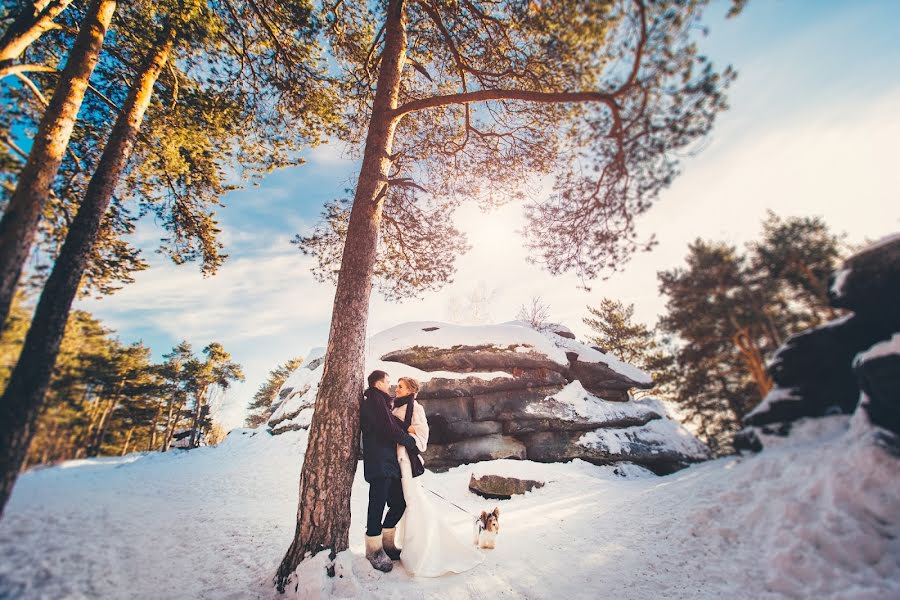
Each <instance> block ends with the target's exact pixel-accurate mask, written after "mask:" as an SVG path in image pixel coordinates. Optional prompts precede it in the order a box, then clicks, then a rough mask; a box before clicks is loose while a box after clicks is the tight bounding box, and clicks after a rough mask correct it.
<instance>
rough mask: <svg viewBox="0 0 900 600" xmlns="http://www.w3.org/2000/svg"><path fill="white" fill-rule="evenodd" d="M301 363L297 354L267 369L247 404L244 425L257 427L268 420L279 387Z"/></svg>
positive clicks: (300, 358)
mask: <svg viewBox="0 0 900 600" xmlns="http://www.w3.org/2000/svg"><path fill="white" fill-rule="evenodd" d="M301 364H303V358H302V357H299V356H298V357H295V358H292V359H290V360H289V361H287V362H286V363H284V364H283V365H278V366H277V367H276V368H274V369H273V370H271V371H269V376H268V377H267V378H266V381H265V383H263V384H262V385H260V386H259V389H258V390H256V393H255V394H253V400H251V401H250V404H249V405H247V411H248V413H249V414H248V415H247V419H246V420H245V421H244V425H245V426H246V427H259V426H260V425H262V424H263V423H265V422H266V421H268V420H269V417H271V416H272V412H273V404H274V403H275V400H276V399H277V397H278V390H279V389H281V386H282V385H284V382H285V381H286V380H287V378H288V377H290V375H291V373H293V372H294V371H296V370H297V369H298V368H300V365H301Z"/></svg>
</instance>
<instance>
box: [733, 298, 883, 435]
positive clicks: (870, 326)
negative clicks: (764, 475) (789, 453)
mask: <svg viewBox="0 0 900 600" xmlns="http://www.w3.org/2000/svg"><path fill="white" fill-rule="evenodd" d="M888 337H890V334H889V333H886V332H885V331H884V330H883V328H882V327H881V326H880V325H879V323H878V322H877V321H873V320H872V319H871V318H869V317H867V316H864V315H848V316H845V317H842V318H840V319H836V320H835V321H832V322H830V323H826V324H825V325H822V326H820V327H817V328H815V329H809V330H807V331H803V332H801V333H799V334H796V335H792V336H791V337H789V338H788V339H787V340H786V341H785V343H784V345H783V346H782V347H781V348H779V349H778V350H777V351H776V352H775V354H774V355H773V357H772V359H771V360H770V361H769V363H768V365H767V370H768V373H769V374H770V376H771V377H772V379H773V381H775V383H776V384H777V385H776V387H775V388H773V389H772V390H771V391H770V392H769V394H768V395H767V396H766V398H764V399H763V401H762V402H761V403H760V404H759V405H758V406H757V407H756V408H754V409H753V410H752V411H750V412H749V413H748V414H747V415H746V416H745V417H744V423H745V424H746V425H749V426H761V425H766V424H770V423H778V422H783V421H793V420H795V419H799V418H801V417H820V416H823V415H827V414H833V413H835V412H843V413H846V414H850V413H852V412H853V411H854V410H855V408H856V405H857V403H858V402H859V384H858V382H857V376H856V375H854V373H853V368H852V361H853V357H854V356H855V355H856V354H857V353H859V352H860V351H862V350H865V349H866V348H869V347H871V346H872V345H873V344H874V343H876V342H878V341H880V340H884V339H887V338H888Z"/></svg>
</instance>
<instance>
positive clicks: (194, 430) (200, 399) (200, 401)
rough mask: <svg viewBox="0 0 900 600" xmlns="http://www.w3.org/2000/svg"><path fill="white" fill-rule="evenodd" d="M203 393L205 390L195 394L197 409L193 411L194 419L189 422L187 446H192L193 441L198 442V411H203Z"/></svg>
mask: <svg viewBox="0 0 900 600" xmlns="http://www.w3.org/2000/svg"><path fill="white" fill-rule="evenodd" d="M204 394H205V390H203V391H201V392H200V393H198V394H197V410H196V411H195V412H194V420H193V423H191V443H190V445H189V446H188V447H189V448H193V447H194V443H195V442H199V441H200V440H199V438H200V436H199V435H198V434H199V432H198V428H199V427H200V413H201V412H202V411H203V396H204Z"/></svg>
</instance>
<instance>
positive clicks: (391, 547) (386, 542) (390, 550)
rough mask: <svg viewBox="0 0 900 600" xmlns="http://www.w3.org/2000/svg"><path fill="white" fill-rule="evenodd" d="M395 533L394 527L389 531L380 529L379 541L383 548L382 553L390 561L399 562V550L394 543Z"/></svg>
mask: <svg viewBox="0 0 900 600" xmlns="http://www.w3.org/2000/svg"><path fill="white" fill-rule="evenodd" d="M395 531H397V530H396V529H395V528H394V527H391V528H390V529H382V530H381V541H382V544H383V546H384V553H385V554H387V555H388V557H389V558H390V559H391V560H400V548H398V547H397V544H395V543H394V532H395Z"/></svg>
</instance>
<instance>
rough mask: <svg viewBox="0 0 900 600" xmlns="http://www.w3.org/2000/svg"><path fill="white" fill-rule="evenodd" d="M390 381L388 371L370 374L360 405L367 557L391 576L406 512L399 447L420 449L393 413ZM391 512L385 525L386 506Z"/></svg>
mask: <svg viewBox="0 0 900 600" xmlns="http://www.w3.org/2000/svg"><path fill="white" fill-rule="evenodd" d="M389 389H390V380H389V379H388V374H387V373H385V372H384V371H372V373H370V374H369V387H368V389H366V391H365V393H364V394H363V399H362V404H361V405H360V415H359V421H360V429H361V430H362V446H363V475H364V476H365V479H366V481H367V482H368V483H369V509H368V517H367V519H366V558H368V559H369V562H370V563H371V564H372V566H373V567H375V568H376V569H378V570H379V571H384V572H385V573H387V572H388V571H390V570H391V569H393V568H394V564H393V563H392V562H391V559H394V560H397V559H398V558H400V551H399V550H398V549H397V546H396V545H395V544H394V527H396V525H397V523H398V522H399V521H400V517H402V516H403V511H404V510H406V501H405V500H404V499H403V488H402V487H401V485H400V463H398V462H397V444H402V445H404V446H406V447H407V448H413V449H415V447H416V440H415V438H413V436H411V435H409V434H408V433H407V432H405V431H403V427H402V426H401V425H400V422H399V419H396V418H395V417H394V415H393V414H391V408H392V407H393V404H394V401H393V400H392V399H391V397H390V395H389V394H388V391H389ZM385 504H387V506H388V513H387V516H386V517H385V518H384V523H383V524H382V520H381V518H382V516H383V515H384V506H385Z"/></svg>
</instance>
